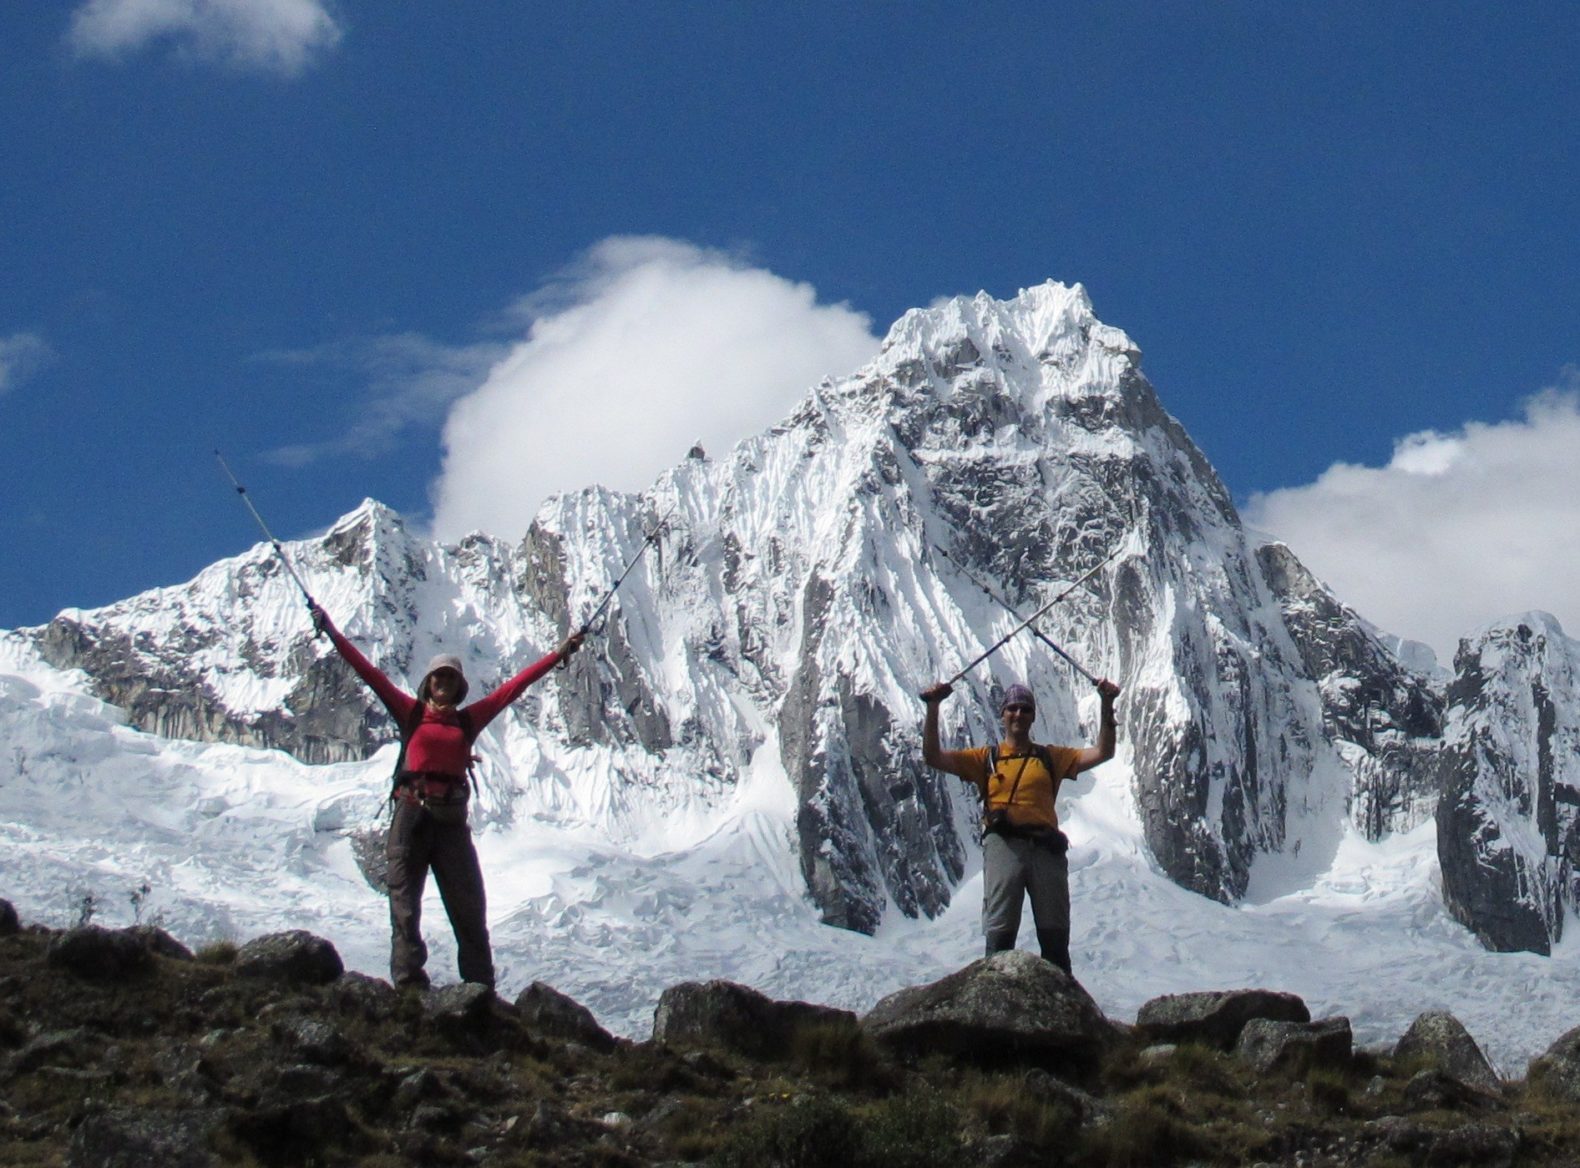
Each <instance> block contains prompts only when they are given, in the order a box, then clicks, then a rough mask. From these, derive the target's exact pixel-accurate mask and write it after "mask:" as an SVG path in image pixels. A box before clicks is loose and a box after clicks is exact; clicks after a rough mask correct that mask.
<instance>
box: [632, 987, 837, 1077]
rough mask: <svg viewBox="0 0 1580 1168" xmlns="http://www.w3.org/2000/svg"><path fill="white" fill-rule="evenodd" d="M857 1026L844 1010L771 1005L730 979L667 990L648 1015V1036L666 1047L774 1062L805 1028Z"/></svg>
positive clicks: (801, 1003) (769, 1001)
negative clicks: (699, 1048) (728, 1052)
mask: <svg viewBox="0 0 1580 1168" xmlns="http://www.w3.org/2000/svg"><path fill="white" fill-rule="evenodd" d="M816 1025H833V1026H849V1027H854V1026H855V1025H856V1016H855V1015H854V1014H852V1013H851V1012H850V1011H849V1010H836V1009H834V1008H833V1007H832V1006H815V1005H812V1004H811V1003H809V1002H776V1001H774V1000H773V999H772V998H770V997H768V996H766V995H765V994H761V993H758V992H757V991H756V990H754V989H751V988H750V987H749V986H743V985H737V984H736V983H734V982H731V981H722V980H718V981H707V982H695V981H693V982H682V983H681V984H680V985H675V986H670V987H669V989H667V990H665V991H664V992H663V993H662V994H661V995H660V996H659V999H658V1008H657V1009H656V1010H655V1011H654V1012H653V1038H654V1040H655V1041H657V1042H662V1043H665V1044H667V1045H669V1046H717V1047H723V1048H724V1049H726V1050H733V1051H735V1052H736V1053H737V1054H744V1055H747V1056H749V1057H751V1058H777V1057H779V1056H780V1055H783V1054H784V1053H786V1052H787V1051H788V1050H789V1047H790V1043H791V1040H792V1039H793V1038H794V1036H795V1032H796V1031H797V1030H799V1029H802V1028H804V1027H808V1026H816Z"/></svg>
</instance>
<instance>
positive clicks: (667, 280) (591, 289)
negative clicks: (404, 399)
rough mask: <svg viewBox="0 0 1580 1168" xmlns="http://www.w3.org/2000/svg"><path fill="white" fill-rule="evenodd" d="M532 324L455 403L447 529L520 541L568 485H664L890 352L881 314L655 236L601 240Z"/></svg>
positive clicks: (442, 521)
mask: <svg viewBox="0 0 1580 1168" xmlns="http://www.w3.org/2000/svg"><path fill="white" fill-rule="evenodd" d="M520 311H521V312H523V313H525V314H526V315H527V316H529V317H530V318H531V319H532V323H531V327H530V330H529V331H528V334H527V338H526V340H524V341H522V342H520V343H519V344H517V345H515V346H514V348H513V349H512V350H511V352H510V353H509V355H508V356H506V357H505V358H504V359H503V360H502V361H500V362H499V363H498V364H497V365H496V366H495V367H494V369H493V370H492V372H491V373H490V374H489V376H488V378H487V380H486V381H485V382H484V383H483V384H482V385H481V386H480V387H479V388H478V389H477V390H476V392H474V393H472V394H470V395H468V396H466V397H464V398H462V399H461V400H460V401H459V402H457V403H456V405H455V407H454V408H453V409H452V410H451V412H450V417H449V420H448V422H447V423H446V425H445V430H444V445H445V456H444V469H443V472H442V473H441V475H440V477H439V479H438V480H437V481H436V482H435V483H434V486H433V498H434V530H435V533H436V534H438V535H439V536H440V537H441V538H445V539H454V538H457V537H458V536H460V535H463V534H465V533H466V532H468V531H472V530H482V531H487V532H490V533H491V534H495V535H500V536H505V537H508V538H516V537H519V536H520V535H521V534H522V532H524V531H525V530H526V528H527V526H528V524H529V523H530V522H531V520H532V517H533V515H534V514H535V513H536V512H537V509H538V507H539V506H540V505H541V503H542V501H543V499H544V498H545V497H546V496H548V495H549V494H550V493H552V492H555V491H566V490H577V489H579V488H581V487H584V486H587V485H589V484H591V483H595V482H596V483H602V484H603V485H605V486H608V487H612V488H614V489H617V490H627V491H638V490H642V489H644V488H646V487H648V486H650V485H651V484H652V482H653V480H654V479H655V478H656V477H657V476H658V474H659V473H660V472H661V471H662V470H664V469H665V468H666V467H669V466H672V465H674V464H675V463H677V462H679V461H680V460H681V459H682V458H683V457H684V456H685V454H686V451H687V450H688V449H689V448H690V447H691V445H692V443H693V442H695V441H697V440H698V439H700V440H701V442H702V444H703V446H704V447H705V448H706V449H707V450H708V452H709V453H710V454H715V455H717V454H720V453H723V452H724V451H726V450H728V449H729V448H730V447H732V446H733V445H734V444H735V443H736V442H738V441H740V440H741V439H743V438H745V437H748V436H749V435H751V434H755V433H757V432H758V431H760V430H763V429H765V428H767V427H769V426H771V425H773V424H774V423H775V422H777V421H779V420H781V419H782V418H783V417H784V415H785V414H787V413H789V412H790V410H791V409H792V408H793V407H794V405H795V403H796V402H797V401H798V400H799V399H800V397H801V396H802V395H803V394H804V393H805V392H806V391H807V389H809V388H810V387H811V386H812V385H813V384H815V383H816V382H817V381H818V380H819V379H820V378H822V377H823V376H825V375H829V374H834V375H839V374H844V373H848V372H850V371H851V370H853V369H855V368H856V367H858V366H859V365H861V364H863V363H864V362H865V361H867V360H869V359H870V358H871V357H872V356H873V355H875V354H876V353H877V350H878V338H877V337H875V336H873V334H872V329H871V323H872V322H871V320H870V319H869V318H868V317H867V316H865V315H863V314H861V313H858V312H855V311H853V310H852V309H850V308H849V307H847V306H845V305H826V304H819V303H817V297H816V293H815V292H814V290H813V289H812V288H811V287H810V286H809V285H807V284H798V283H793V282H792V281H789V280H786V279H784V278H783V277H780V276H776V275H774V274H773V273H772V272H769V271H765V270H764V269H762V268H756V267H751V266H749V265H747V264H744V263H742V262H740V261H738V260H737V259H735V258H733V257H731V256H728V255H725V254H723V253H720V252H716V251H708V250H704V249H701V248H698V247H695V246H692V245H691V244H687V243H683V242H679V241H676V240H670V239H659V238H651V237H642V238H633V237H617V238H612V239H608V240H605V241H604V242H602V243H600V244H598V245H597V246H596V247H594V248H593V249H592V250H591V251H589V252H588V254H587V256H586V257H585V258H584V259H583V260H582V261H581V262H580V263H579V264H577V265H576V266H575V267H574V268H573V269H571V270H569V271H567V272H566V273H563V274H562V275H561V276H560V277H559V278H557V279H555V280H554V281H553V282H552V283H551V284H550V285H549V286H548V287H546V288H545V289H543V290H542V291H541V292H539V293H537V294H536V295H534V296H532V297H529V298H528V299H527V300H525V301H523V302H522V304H521V306H520Z"/></svg>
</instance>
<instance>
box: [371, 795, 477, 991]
mask: <svg viewBox="0 0 1580 1168" xmlns="http://www.w3.org/2000/svg"><path fill="white" fill-rule="evenodd" d="M460 820H461V821H460V822H459V823H441V822H440V821H439V820H438V819H436V818H435V817H434V815H433V814H431V813H430V812H428V811H427V810H425V809H424V808H422V807H421V806H419V805H417V804H415V803H407V802H405V801H403V800H397V801H396V803H395V818H394V820H393V821H392V822H391V823H390V834H389V844H388V848H387V851H386V855H387V857H388V859H389V868H388V870H387V871H386V872H385V876H384V882H385V884H386V885H387V886H388V888H389V894H390V933H391V937H390V977H391V978H392V979H393V980H394V982H395V984H396V985H406V984H412V983H415V984H418V985H425V984H427V980H428V975H427V974H426V973H425V972H423V966H424V965H425V964H427V961H428V946H427V945H425V944H423V940H422V890H423V885H424V884H426V883H427V880H428V870H429V869H430V868H432V869H433V875H434V880H435V881H436V882H437V883H438V885H439V897H440V899H441V900H443V901H444V911H445V912H446V913H448V914H449V917H450V927H451V928H453V929H454V930H455V941H456V949H457V954H456V964H457V965H458V966H459V967H460V972H461V980H462V981H472V982H479V983H481V984H482V985H486V986H492V985H493V984H494V957H493V952H492V950H491V948H490V946H489V943H488V903H487V899H486V898H485V897H484V895H483V870H482V868H481V866H480V865H479V864H478V862H477V849H476V848H474V847H473V846H472V829H471V828H470V827H468V826H467V824H466V812H465V807H464V805H463V806H462V807H461V809H460Z"/></svg>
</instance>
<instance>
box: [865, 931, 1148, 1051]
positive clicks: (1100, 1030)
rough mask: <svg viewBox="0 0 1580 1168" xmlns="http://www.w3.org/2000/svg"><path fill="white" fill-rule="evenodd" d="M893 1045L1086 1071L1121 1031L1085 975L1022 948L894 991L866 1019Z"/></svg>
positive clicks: (886, 1043) (868, 1029)
mask: <svg viewBox="0 0 1580 1168" xmlns="http://www.w3.org/2000/svg"><path fill="white" fill-rule="evenodd" d="M861 1026H862V1029H863V1030H865V1031H866V1032H867V1034H868V1035H870V1036H871V1037H872V1038H873V1039H875V1040H876V1041H877V1042H879V1043H881V1044H882V1045H884V1046H886V1047H889V1048H891V1049H897V1050H903V1051H909V1052H915V1053H933V1052H939V1051H941V1052H944V1053H948V1054H952V1055H955V1056H957V1057H960V1058H963V1059H966V1060H968V1061H973V1062H982V1063H1001V1062H1006V1061H1014V1060H1024V1061H1032V1062H1045V1061H1054V1062H1058V1063H1061V1064H1067V1065H1069V1066H1070V1067H1072V1068H1074V1069H1077V1070H1080V1071H1085V1070H1087V1069H1090V1068H1091V1067H1093V1066H1095V1064H1096V1062H1097V1059H1098V1056H1099V1055H1100V1053H1101V1052H1102V1051H1103V1050H1104V1049H1105V1048H1107V1047H1108V1046H1109V1045H1111V1044H1112V1043H1113V1041H1114V1040H1115V1039H1116V1037H1117V1035H1118V1031H1117V1029H1116V1027H1115V1026H1114V1024H1113V1023H1112V1022H1110V1021H1109V1020H1108V1019H1107V1018H1105V1017H1103V1014H1102V1012H1101V1011H1100V1010H1099V1009H1098V1008H1097V1003H1096V1002H1094V1001H1093V1000H1092V997H1091V995H1090V994H1088V993H1087V992H1086V990H1085V989H1083V988H1082V987H1081V983H1080V982H1078V981H1076V980H1075V979H1074V978H1072V977H1070V976H1069V975H1068V974H1067V973H1065V972H1064V971H1063V970H1061V969H1059V968H1058V967H1057V966H1055V965H1053V964H1052V963H1050V962H1047V961H1044V960H1043V959H1042V958H1040V957H1036V956H1034V955H1033V954H1030V953H1027V952H1025V951H1023V950H1019V949H1012V950H1010V951H1008V952H1006V953H995V954H994V955H993V956H991V957H984V958H981V959H980V960H978V961H973V962H972V963H971V964H970V965H968V966H966V967H965V968H964V969H961V970H958V971H957V972H955V973H952V974H950V975H949V976H947V977H944V978H941V979H939V980H938V981H935V982H932V983H931V984H929V985H923V986H911V987H909V988H907V989H903V990H900V991H898V992H897V993H893V994H890V995H889V996H888V997H886V998H884V999H883V1000H882V1001H880V1002H879V1003H878V1004H877V1005H876V1006H874V1007H873V1008H872V1010H871V1012H870V1013H868V1014H867V1015H866V1017H864V1018H863V1019H862V1020H861Z"/></svg>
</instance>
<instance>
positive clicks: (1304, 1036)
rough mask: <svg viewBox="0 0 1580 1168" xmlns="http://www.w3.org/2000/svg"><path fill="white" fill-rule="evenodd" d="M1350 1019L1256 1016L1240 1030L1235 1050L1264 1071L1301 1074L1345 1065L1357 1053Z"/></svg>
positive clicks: (1266, 1072) (1256, 1067) (1258, 1069)
mask: <svg viewBox="0 0 1580 1168" xmlns="http://www.w3.org/2000/svg"><path fill="white" fill-rule="evenodd" d="M1354 1050H1355V1040H1354V1036H1353V1035H1352V1034H1351V1032H1350V1020H1349V1019H1348V1018H1324V1019H1323V1020H1322V1021H1320V1022H1273V1021H1269V1020H1268V1019H1266V1018H1253V1019H1252V1020H1251V1021H1249V1022H1247V1023H1246V1024H1245V1028H1244V1029H1243V1030H1241V1031H1240V1040H1239V1041H1238V1042H1237V1043H1236V1044H1235V1048H1234V1052H1235V1054H1236V1055H1238V1056H1239V1057H1240V1058H1241V1059H1243V1060H1245V1061H1246V1062H1247V1063H1249V1064H1250V1065H1251V1066H1252V1067H1253V1068H1255V1069H1256V1070H1257V1071H1259V1072H1261V1073H1262V1074H1268V1073H1270V1072H1273V1071H1281V1072H1287V1073H1289V1074H1294V1075H1302V1074H1305V1073H1306V1072H1307V1071H1310V1070H1311V1069H1313V1068H1315V1067H1333V1068H1342V1067H1344V1066H1347V1065H1348V1064H1349V1061H1350V1057H1351V1056H1352V1055H1353V1054H1354Z"/></svg>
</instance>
